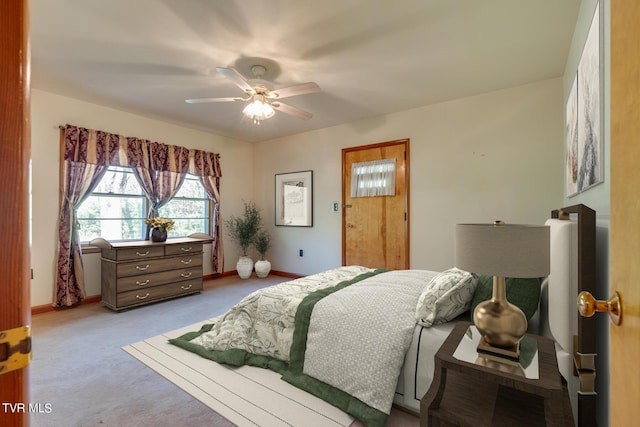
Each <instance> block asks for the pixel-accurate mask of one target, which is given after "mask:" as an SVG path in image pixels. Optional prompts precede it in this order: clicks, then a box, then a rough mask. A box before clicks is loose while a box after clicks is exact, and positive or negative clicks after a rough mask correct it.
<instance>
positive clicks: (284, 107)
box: [271, 102, 313, 120]
mask: <svg viewBox="0 0 640 427" xmlns="http://www.w3.org/2000/svg"><path fill="white" fill-rule="evenodd" d="M271 106H272V107H273V108H275V109H276V110H278V111H282V112H283V113H287V114H291V115H292V116H296V117H297V118H299V119H302V120H309V119H310V118H311V117H313V114H311V113H309V112H308V111H304V110H301V109H300V108H298V107H292V106H291V105H288V104H283V103H282V102H272V103H271Z"/></svg>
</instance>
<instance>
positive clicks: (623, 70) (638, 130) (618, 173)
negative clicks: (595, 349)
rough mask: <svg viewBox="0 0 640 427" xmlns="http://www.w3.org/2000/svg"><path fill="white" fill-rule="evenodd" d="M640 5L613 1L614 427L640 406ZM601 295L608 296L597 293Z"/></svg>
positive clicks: (621, 426)
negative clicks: (618, 305) (617, 306)
mask: <svg viewBox="0 0 640 427" xmlns="http://www.w3.org/2000/svg"><path fill="white" fill-rule="evenodd" d="M638 22H640V2H638V0H612V1H611V248H610V250H611V253H610V263H611V266H610V267H611V272H610V281H609V283H610V284H609V286H610V289H611V292H614V291H616V290H617V291H618V292H620V294H621V298H622V310H623V312H622V324H621V325H620V326H614V325H612V326H611V330H610V340H611V347H610V359H609V363H610V409H609V410H610V412H609V418H610V421H611V423H610V424H611V426H612V427H626V426H632V425H638V421H637V420H638V415H637V414H638V412H637V411H638V410H639V409H638V403H640V364H639V363H638V356H639V355H640V285H639V284H638V277H640V276H639V275H640V166H639V165H640V141H639V140H638V139H639V138H640V79H639V78H638V76H640V56H639V55H638V53H639V52H640V26H639V25H638ZM599 297H601V298H603V297H606V296H605V295H600V296H599Z"/></svg>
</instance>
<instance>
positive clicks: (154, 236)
mask: <svg viewBox="0 0 640 427" xmlns="http://www.w3.org/2000/svg"><path fill="white" fill-rule="evenodd" d="M144 223H145V224H147V227H149V228H150V229H151V241H152V242H164V241H166V240H167V231H170V230H172V229H173V225H174V224H175V223H174V222H173V220H172V219H169V218H162V217H160V216H156V217H154V218H147V219H145V220H144Z"/></svg>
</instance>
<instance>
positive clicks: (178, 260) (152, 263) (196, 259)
mask: <svg viewBox="0 0 640 427" xmlns="http://www.w3.org/2000/svg"><path fill="white" fill-rule="evenodd" d="M190 267H202V253H197V254H193V255H183V256H176V257H170V258H156V259H149V260H145V261H143V260H140V261H136V262H123V263H119V264H118V265H117V267H116V270H117V273H116V275H117V277H118V278H121V277H129V276H140V275H143V274H144V275H147V274H150V273H157V272H160V271H168V270H174V269H183V268H190ZM145 280H146V279H145Z"/></svg>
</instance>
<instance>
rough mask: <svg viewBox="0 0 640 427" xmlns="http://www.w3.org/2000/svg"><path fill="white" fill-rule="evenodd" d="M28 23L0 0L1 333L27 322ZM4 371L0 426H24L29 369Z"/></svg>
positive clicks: (19, 8)
mask: <svg viewBox="0 0 640 427" xmlns="http://www.w3.org/2000/svg"><path fill="white" fill-rule="evenodd" d="M27 21H28V10H27V1H0V32H1V33H2V34H1V35H0V99H1V102H0V105H1V106H0V218H2V224H3V227H2V245H1V246H0V248H2V249H0V271H1V272H2V279H0V331H5V330H8V329H15V328H19V327H21V326H25V325H29V322H30V301H29V280H30V276H29V233H28V230H29V229H28V227H29V157H30V153H31V151H30V139H29V126H30V124H29V114H30V113H29V109H30V107H29V49H28V42H27V41H28V34H29V28H28V25H27ZM12 341H13V340H12ZM5 371H6V372H5V373H3V372H0V402H1V403H2V406H1V407H0V424H2V425H3V426H20V425H28V424H29V416H28V411H26V407H28V403H29V393H28V368H22V369H17V370H12V371H9V370H8V369H5ZM20 404H23V405H26V407H25V406H20Z"/></svg>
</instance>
